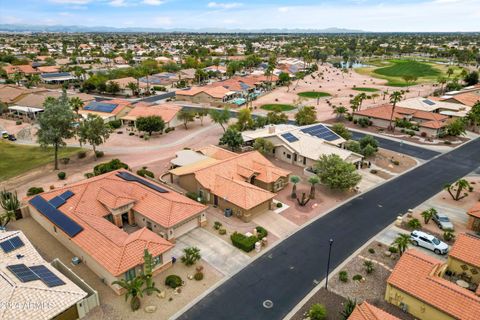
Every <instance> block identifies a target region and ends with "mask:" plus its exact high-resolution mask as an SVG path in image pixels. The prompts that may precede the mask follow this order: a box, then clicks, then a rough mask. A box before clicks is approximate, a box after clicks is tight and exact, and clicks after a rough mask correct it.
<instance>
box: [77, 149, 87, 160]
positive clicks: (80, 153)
mask: <svg viewBox="0 0 480 320" xmlns="http://www.w3.org/2000/svg"><path fill="white" fill-rule="evenodd" d="M86 156H87V152H86V151H79V152H78V153H77V157H78V159H83V158H85V157H86Z"/></svg>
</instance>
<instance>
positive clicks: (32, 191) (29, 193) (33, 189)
mask: <svg viewBox="0 0 480 320" xmlns="http://www.w3.org/2000/svg"><path fill="white" fill-rule="evenodd" d="M42 192H44V190H43V188H42V187H31V188H29V189H28V191H27V196H34V195H36V194H39V193H42Z"/></svg>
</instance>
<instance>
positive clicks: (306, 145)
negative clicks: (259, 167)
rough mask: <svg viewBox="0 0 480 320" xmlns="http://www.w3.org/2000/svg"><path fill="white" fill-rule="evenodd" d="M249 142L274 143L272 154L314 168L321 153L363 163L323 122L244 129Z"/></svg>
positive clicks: (245, 138)
mask: <svg viewBox="0 0 480 320" xmlns="http://www.w3.org/2000/svg"><path fill="white" fill-rule="evenodd" d="M242 137H243V140H244V141H245V144H246V145H253V143H254V142H255V140H257V139H260V138H261V139H265V140H267V141H270V142H271V143H273V146H274V149H273V151H272V153H271V156H273V157H275V158H277V159H279V160H282V161H284V162H287V163H290V164H294V165H297V166H301V167H305V168H312V167H313V166H314V164H315V162H316V161H317V160H318V159H319V158H320V157H321V156H322V155H330V154H336V155H338V156H339V157H340V158H342V160H345V161H347V162H349V163H352V164H354V165H356V166H357V167H360V165H361V163H362V160H363V156H362V155H360V154H357V153H355V152H352V151H349V150H346V149H343V145H344V143H345V139H343V138H342V137H340V136H339V135H337V134H336V133H334V132H333V131H332V130H330V129H329V128H328V127H326V126H325V125H323V124H320V123H316V124H312V125H307V126H301V127H299V126H295V125H289V124H278V125H270V126H266V127H263V128H259V129H257V130H252V131H244V132H242Z"/></svg>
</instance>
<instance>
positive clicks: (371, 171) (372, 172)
mask: <svg viewBox="0 0 480 320" xmlns="http://www.w3.org/2000/svg"><path fill="white" fill-rule="evenodd" d="M370 173H371V174H377V173H378V171H377V170H375V169H372V170H370Z"/></svg>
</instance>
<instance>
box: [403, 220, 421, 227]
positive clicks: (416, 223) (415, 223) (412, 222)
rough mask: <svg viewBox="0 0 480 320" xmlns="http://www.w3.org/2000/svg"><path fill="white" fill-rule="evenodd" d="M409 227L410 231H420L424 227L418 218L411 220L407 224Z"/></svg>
mask: <svg viewBox="0 0 480 320" xmlns="http://www.w3.org/2000/svg"><path fill="white" fill-rule="evenodd" d="M407 226H408V227H409V228H410V229H419V228H421V227H422V224H421V223H420V221H419V220H418V219H417V218H413V219H410V220H409V221H408V222H407Z"/></svg>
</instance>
